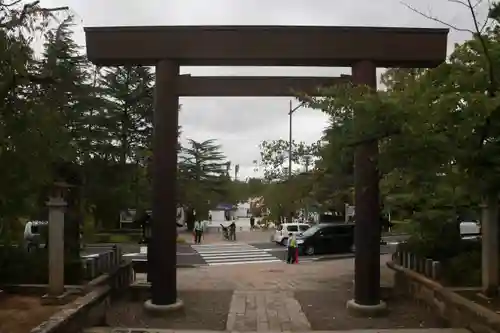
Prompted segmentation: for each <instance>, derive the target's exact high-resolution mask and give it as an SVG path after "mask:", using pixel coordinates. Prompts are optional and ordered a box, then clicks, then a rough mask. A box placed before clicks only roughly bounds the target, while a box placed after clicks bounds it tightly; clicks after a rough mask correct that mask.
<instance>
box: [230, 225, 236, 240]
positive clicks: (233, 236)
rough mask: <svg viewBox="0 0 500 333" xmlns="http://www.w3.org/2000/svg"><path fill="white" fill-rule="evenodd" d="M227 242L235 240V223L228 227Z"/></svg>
mask: <svg viewBox="0 0 500 333" xmlns="http://www.w3.org/2000/svg"><path fill="white" fill-rule="evenodd" d="M229 240H233V241H235V240H236V223H234V221H233V222H232V223H231V224H230V225H229Z"/></svg>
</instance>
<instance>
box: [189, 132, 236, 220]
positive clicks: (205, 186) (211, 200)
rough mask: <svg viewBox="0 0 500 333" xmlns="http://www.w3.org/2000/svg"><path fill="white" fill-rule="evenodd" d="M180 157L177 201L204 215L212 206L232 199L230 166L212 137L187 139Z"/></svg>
mask: <svg viewBox="0 0 500 333" xmlns="http://www.w3.org/2000/svg"><path fill="white" fill-rule="evenodd" d="M179 157H180V162H179V183H180V184H179V185H180V201H181V202H184V203H186V204H187V205H189V206H191V207H193V208H194V209H196V212H197V215H198V216H199V217H201V218H203V217H207V216H208V210H209V208H211V206H212V205H217V204H219V203H222V202H224V201H232V200H231V198H230V195H231V193H230V192H231V188H230V186H231V179H230V176H229V171H230V167H231V165H230V162H228V161H227V160H226V157H225V156H224V154H223V153H222V151H221V146H220V145H218V144H217V143H216V141H215V140H205V141H203V142H197V141H194V140H189V141H188V146H187V147H183V148H182V150H181V153H180V156H179Z"/></svg>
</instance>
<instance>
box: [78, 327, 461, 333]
mask: <svg viewBox="0 0 500 333" xmlns="http://www.w3.org/2000/svg"><path fill="white" fill-rule="evenodd" d="M83 332H84V333H227V332H228V331H210V330H172V329H159V328H126V327H115V328H113V327H93V328H87V329H85V330H84V331H83ZM333 332H335V333H470V331H469V330H466V329H465V328H395V329H366V330H349V331H333ZM245 333H257V332H245ZM260 333H262V332H260ZM274 333H276V332H274ZM301 333H307V332H301ZM310 333H332V331H310Z"/></svg>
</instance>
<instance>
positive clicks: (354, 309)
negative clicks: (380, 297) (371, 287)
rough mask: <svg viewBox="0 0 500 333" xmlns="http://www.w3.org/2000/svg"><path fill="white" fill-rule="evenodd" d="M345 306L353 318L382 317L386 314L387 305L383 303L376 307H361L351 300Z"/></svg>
mask: <svg viewBox="0 0 500 333" xmlns="http://www.w3.org/2000/svg"><path fill="white" fill-rule="evenodd" d="M346 306H347V311H348V312H349V313H350V314H351V315H353V316H355V317H382V316H385V315H386V314H387V304H385V302H384V301H380V303H379V304H376V305H362V304H358V303H356V301H355V300H354V299H351V300H350V301H347V304H346Z"/></svg>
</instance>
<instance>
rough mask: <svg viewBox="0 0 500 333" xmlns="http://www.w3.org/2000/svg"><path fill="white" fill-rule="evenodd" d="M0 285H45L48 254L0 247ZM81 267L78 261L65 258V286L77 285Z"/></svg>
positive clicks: (80, 276)
mask: <svg viewBox="0 0 500 333" xmlns="http://www.w3.org/2000/svg"><path fill="white" fill-rule="evenodd" d="M0 267H2V274H0V285H1V284H30V283H31V284H46V283H48V276H49V273H48V252H47V251H46V250H44V249H39V250H37V251H33V252H27V251H26V250H25V249H24V248H22V247H13V246H1V247H0ZM83 276H84V274H83V267H82V262H81V260H80V259H77V260H72V259H69V258H67V259H66V262H65V265H64V279H65V284H79V283H81V281H82V277H83Z"/></svg>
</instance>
